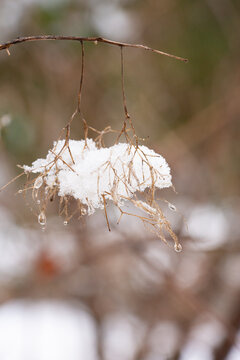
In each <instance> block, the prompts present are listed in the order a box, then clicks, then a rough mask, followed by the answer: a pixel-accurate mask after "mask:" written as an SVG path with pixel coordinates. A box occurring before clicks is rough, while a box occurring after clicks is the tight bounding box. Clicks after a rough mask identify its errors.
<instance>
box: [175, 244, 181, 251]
mask: <svg viewBox="0 0 240 360" xmlns="http://www.w3.org/2000/svg"><path fill="white" fill-rule="evenodd" d="M174 250H175V251H176V252H181V251H182V245H181V244H179V243H176V244H175V245H174Z"/></svg>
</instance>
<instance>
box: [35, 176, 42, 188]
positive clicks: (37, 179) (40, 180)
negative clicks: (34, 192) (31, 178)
mask: <svg viewBox="0 0 240 360" xmlns="http://www.w3.org/2000/svg"><path fill="white" fill-rule="evenodd" d="M42 184H43V178H42V176H40V177H37V178H36V180H35V183H34V185H33V187H34V189H39V188H40V187H41V186H42Z"/></svg>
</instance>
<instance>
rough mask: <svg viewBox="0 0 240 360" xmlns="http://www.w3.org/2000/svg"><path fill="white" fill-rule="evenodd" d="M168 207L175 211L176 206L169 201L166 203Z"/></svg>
mask: <svg viewBox="0 0 240 360" xmlns="http://www.w3.org/2000/svg"><path fill="white" fill-rule="evenodd" d="M168 207H169V209H170V210H172V211H177V208H176V206H175V205H173V204H171V203H168Z"/></svg>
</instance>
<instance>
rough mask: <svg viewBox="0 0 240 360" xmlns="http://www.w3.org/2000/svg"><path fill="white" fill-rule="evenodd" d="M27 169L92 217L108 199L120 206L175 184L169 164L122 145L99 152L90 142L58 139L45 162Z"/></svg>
mask: <svg viewBox="0 0 240 360" xmlns="http://www.w3.org/2000/svg"><path fill="white" fill-rule="evenodd" d="M24 170H25V171H26V172H31V173H40V174H42V177H40V178H38V179H42V178H43V179H44V182H45V186H47V187H49V188H56V189H57V194H58V195H59V196H60V197H65V196H72V197H73V198H75V199H77V200H80V202H81V204H83V205H86V207H87V212H88V214H89V215H90V214H92V213H93V212H94V211H95V209H97V208H101V209H102V208H103V207H104V201H105V200H107V199H109V200H112V201H113V202H114V203H115V205H117V206H118V207H120V206H121V205H122V201H123V200H128V199H130V198H132V197H133V195H134V193H135V192H136V191H140V192H143V191H144V190H145V189H146V188H152V189H154V188H159V189H162V188H167V187H170V186H171V185H172V182H171V174H170V168H169V166H168V164H167V162H166V161H165V159H164V158H163V157H162V156H161V155H159V154H157V153H155V152H154V151H153V150H150V149H149V148H147V147H146V146H142V145H140V146H138V147H137V148H136V147H135V146H133V145H130V144H125V143H120V144H116V145H114V146H112V147H109V148H100V149H98V148H97V147H96V144H95V142H94V141H93V140H91V139H86V141H85V140H81V141H76V140H69V143H68V146H66V144H65V141H64V140H59V141H57V142H55V143H54V146H53V149H52V150H50V151H49V152H48V154H47V157H46V159H38V160H36V161H35V162H34V163H33V164H32V166H31V167H29V166H26V165H25V166H24Z"/></svg>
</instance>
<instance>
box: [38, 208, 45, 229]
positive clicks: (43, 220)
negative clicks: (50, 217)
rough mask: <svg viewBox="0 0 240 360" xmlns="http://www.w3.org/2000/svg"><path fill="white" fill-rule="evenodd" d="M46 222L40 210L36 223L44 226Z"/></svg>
mask: <svg viewBox="0 0 240 360" xmlns="http://www.w3.org/2000/svg"><path fill="white" fill-rule="evenodd" d="M46 222H47V219H46V215H45V213H44V212H43V211H41V212H40V214H39V215H38V223H39V224H40V225H41V226H45V225H46Z"/></svg>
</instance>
